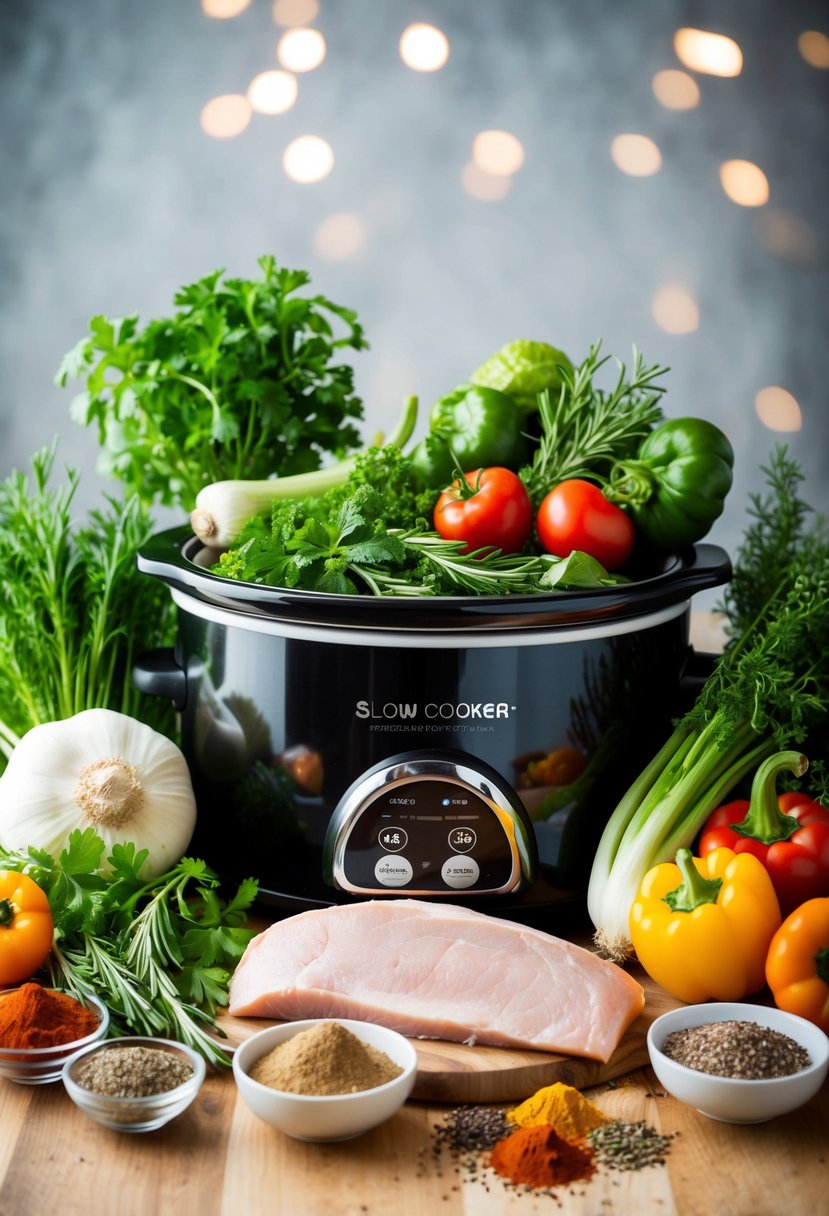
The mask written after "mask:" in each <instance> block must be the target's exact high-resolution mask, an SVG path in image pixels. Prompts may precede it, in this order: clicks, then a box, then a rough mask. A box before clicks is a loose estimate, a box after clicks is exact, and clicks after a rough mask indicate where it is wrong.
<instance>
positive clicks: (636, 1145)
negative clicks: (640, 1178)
mask: <svg viewBox="0 0 829 1216" xmlns="http://www.w3.org/2000/svg"><path fill="white" fill-rule="evenodd" d="M674 1134H675V1133H671V1134H670V1135H668V1136H663V1135H661V1134H660V1133H659V1132H657V1131H656V1130H655V1128H653V1127H650V1126H649V1125H648V1124H647V1123H645V1122H644V1121H642V1120H640V1121H638V1122H635V1123H625V1122H624V1121H623V1120H621V1119H614V1120H612V1121H611V1122H610V1123H605V1124H604V1126H602V1127H597V1128H595V1129H594V1130H593V1131H591V1132H590V1133H589V1134H588V1137H587V1142H588V1144H589V1145H590V1147H591V1148H592V1149H593V1151H594V1153H595V1155H596V1161H597V1162H598V1163H599V1165H604V1166H606V1167H607V1168H608V1169H611V1170H641V1169H644V1168H645V1167H646V1166H649V1165H664V1164H665V1158H666V1157H667V1155H668V1150H669V1148H670V1144H671V1140H673V1138H674Z"/></svg>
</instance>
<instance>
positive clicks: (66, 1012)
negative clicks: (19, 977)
mask: <svg viewBox="0 0 829 1216" xmlns="http://www.w3.org/2000/svg"><path fill="white" fill-rule="evenodd" d="M97 1026H98V1017H97V1015H96V1014H95V1013H93V1011H92V1010H91V1009H87V1008H86V1006H85V1005H82V1004H81V1003H80V1001H76V1000H75V998H74V997H73V996H69V995H68V994H67V993H65V992H53V991H52V990H51V989H49V988H43V987H42V986H41V985H40V984H33V983H29V984H23V985H22V986H21V987H20V988H17V989H15V991H14V992H10V993H8V994H7V995H6V996H4V997H2V998H0V1048H2V1047H5V1048H8V1049H10V1050H13V1051H14V1050H17V1051H19V1050H21V1049H22V1048H26V1047H60V1046H62V1045H63V1044H64V1043H74V1042H75V1041H76V1040H77V1039H82V1038H84V1037H85V1036H86V1035H88V1034H92V1031H93V1030H95V1029H96V1027H97Z"/></svg>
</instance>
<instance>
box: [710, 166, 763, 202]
mask: <svg viewBox="0 0 829 1216" xmlns="http://www.w3.org/2000/svg"><path fill="white" fill-rule="evenodd" d="M720 182H721V183H722V188H723V190H724V191H725V193H726V194H727V195H728V197H729V198H730V199H731V201H732V203H737V204H738V205H739V206H740V207H762V206H763V205H764V204H765V203H767V202H768V201H769V181H768V178H767V177H766V175H765V173H764V172H763V170H762V169H761V168H759V167H758V166H757V165H755V164H752V162H751V161H750V160H727V161H724V162H723V164H721V165H720Z"/></svg>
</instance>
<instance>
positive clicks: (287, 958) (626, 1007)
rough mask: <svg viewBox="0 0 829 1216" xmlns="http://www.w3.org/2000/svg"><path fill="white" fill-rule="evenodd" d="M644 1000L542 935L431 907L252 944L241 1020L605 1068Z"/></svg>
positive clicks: (372, 914)
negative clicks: (327, 1020)
mask: <svg viewBox="0 0 829 1216" xmlns="http://www.w3.org/2000/svg"><path fill="white" fill-rule="evenodd" d="M644 1003H645V995H644V991H643V989H642V987H641V985H640V984H638V983H637V982H636V981H635V980H634V979H633V978H632V977H631V976H629V975H627V974H626V972H624V971H622V969H621V968H620V967H617V966H616V965H615V964H614V963H610V962H606V961H605V960H603V959H600V958H598V956H597V955H595V954H591V953H590V951H588V950H584V949H582V947H580V946H575V945H573V944H572V943H571V942H566V941H563V940H561V939H560V938H557V937H552V936H550V935H549V934H547V933H542V932H541V931H539V930H537V929H528V928H526V927H525V926H523V925H517V924H514V923H512V922H511V921H506V920H500V919H498V918H496V917H492V916H487V915H484V914H483V913H480V912H473V911H471V910H470V909H468V908H462V907H458V906H455V905H447V904H437V903H427V902H426V901H423V900H415V899H401V900H395V901H394V902H392V901H380V900H369V901H367V902H364V903H355V904H347V905H344V906H340V907H332V908H321V909H318V910H314V911H311V912H301V913H299V915H297V916H292V917H290V918H289V919H287V920H283V921H279V922H277V923H276V924H275V925H272V926H271V927H270V928H269V929H266V930H265V931H264V933H260V934H259V936H258V937H255V938H254V939H253V941H251V943H250V944H249V946H248V948H247V950H246V951H245V954H244V956H243V958H242V960H241V962H240V963H239V966H238V967H237V968H236V973H235V975H234V976H233V980H232V982H231V986H230V1012H231V1013H232V1014H238V1015H241V1016H243V1017H270V1018H277V1019H280V1020H283V1021H296V1020H299V1019H301V1018H316V1017H335V1018H358V1019H361V1020H363V1021H367V1022H378V1023H380V1024H381V1025H383V1026H389V1027H391V1028H392V1029H393V1030H398V1031H400V1032H401V1033H402V1034H405V1035H408V1036H410V1037H412V1038H424V1039H448V1040H453V1041H460V1042H479V1043H488V1044H492V1045H495V1046H499V1047H532V1048H536V1049H538V1050H542V1051H557V1052H562V1053H564V1054H567V1055H577V1056H588V1057H590V1058H591V1059H598V1060H602V1061H606V1060H608V1059H609V1058H610V1056H611V1054H612V1053H613V1051H614V1049H615V1047H616V1046H617V1045H618V1043H619V1040H620V1039H621V1037H622V1035H623V1034H624V1032H625V1030H626V1029H627V1028H628V1026H629V1025H630V1024H631V1022H632V1021H633V1020H634V1019H635V1018H636V1017H637V1016H638V1015H639V1014H640V1013H641V1011H642V1008H643V1006H644Z"/></svg>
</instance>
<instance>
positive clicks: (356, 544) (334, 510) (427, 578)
mask: <svg viewBox="0 0 829 1216" xmlns="http://www.w3.org/2000/svg"><path fill="white" fill-rule="evenodd" d="M436 498H437V493H436V491H433V490H427V491H422V490H420V489H419V482H418V479H417V477H416V476H415V474H414V472H413V466H412V462H411V460H410V459H409V458H408V457H406V456H404V455H403V454H402V453H401V452H400V450H399V449H398V448H396V447H395V446H394V445H389V446H387V447H384V448H379V449H378V448H372V449H370V450H369V451H368V452H366V453H365V454H364V455H361V456H359V457H357V460H356V464H355V468H354V469H353V470H352V472H351V473H350V475H349V477H348V480H347V482H346V483H345V484H344V485H341V486H336V487H334V488H333V489H331V490H329V491H327V492H326V493H325V494H320V495H317V496H316V497H311V498H303V499H299V500H294V501H290V500H288V501H277V502H275V503H274V505H273V510H272V512H271V517H270V519H265V518H263V517H261V516H256V517H254V518H253V519H251V520H250V521H249V522H248V524H247V525H246V526H245V527H244V528H243V530H242V533H241V535H240V537H239V540H238V542H237V544H235V545H234V546H233V547H232V548H230V549H228V550H227V552H226V553H223V554H222V555H221V557H220V558H219V561H218V562H217V564H216V565H215V567H214V570H215V572H216V573H217V574H221V575H222V576H223V577H225V578H233V579H239V580H241V581H243V582H248V583H263V584H266V585H268V586H274V587H290V588H299V589H301V590H305V591H325V592H329V593H332V594H339V595H358V594H366V593H369V594H371V595H384V596H434V595H509V594H532V593H533V592H538V591H545V590H551V589H553V588H557V589H560V590H566V589H570V588H577V587H588V586H589V587H597V586H604V585H606V584H607V583H609V582H611V581H612V582H618V581H619V579H618V578H617V577H614V576H611V575H608V574H607V571H605V570H604V569H603V567H602V566H600V565H599V563H598V562H593V561H592V559H590V558H588V557H587V555H586V554H573V555H572V556H571V558H568V559H567V561H566V562H558V563H557V562H556V559H555V558H552V557H550V556H549V555H548V554H542V555H535V554H521V553H501V552H500V551H499V550H488V551H484V550H477V551H476V552H474V553H466V552H464V549H465V548H466V546H465V545H464V542H463V541H458V540H444V539H443V537H441V536H439V535H438V533H437V532H434V531H432V530H431V529H430V527H429V524H428V522H427V519H428V518H429V517H431V515H432V510H433V508H434V504H435V500H436ZM555 565H557V566H558V567H559V569H558V572H557V574H556V573H554V572H553V569H552V568H553V566H555Z"/></svg>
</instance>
